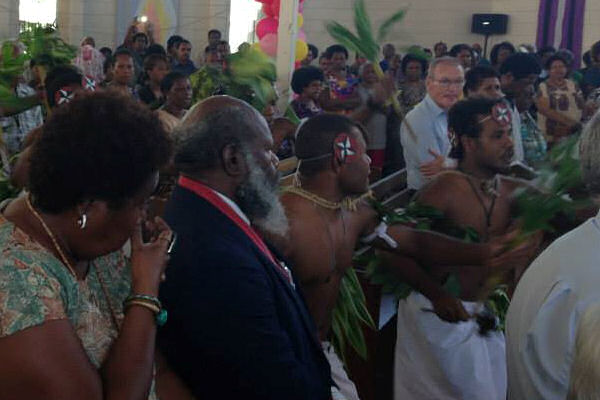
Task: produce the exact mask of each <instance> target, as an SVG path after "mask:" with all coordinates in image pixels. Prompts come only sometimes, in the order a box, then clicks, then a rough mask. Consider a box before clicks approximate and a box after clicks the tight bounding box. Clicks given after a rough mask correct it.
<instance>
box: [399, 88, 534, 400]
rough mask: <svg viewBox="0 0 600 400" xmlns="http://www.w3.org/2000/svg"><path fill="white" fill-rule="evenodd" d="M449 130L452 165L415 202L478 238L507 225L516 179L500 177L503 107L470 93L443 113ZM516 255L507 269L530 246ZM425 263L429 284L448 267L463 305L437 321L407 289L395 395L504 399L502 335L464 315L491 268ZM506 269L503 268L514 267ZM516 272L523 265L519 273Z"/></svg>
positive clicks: (480, 294) (474, 307) (507, 125)
mask: <svg viewBox="0 0 600 400" xmlns="http://www.w3.org/2000/svg"><path fill="white" fill-rule="evenodd" d="M449 129H450V132H451V133H452V134H454V136H455V140H454V143H453V151H452V153H451V156H452V157H453V158H455V159H457V160H459V164H458V170H457V171H449V172H445V173H442V174H441V175H439V176H438V177H437V178H436V179H435V180H433V181H432V182H430V183H429V184H428V185H427V186H425V187H424V188H423V189H422V190H421V191H420V192H418V193H417V202H418V203H420V204H424V205H429V206H433V207H435V208H437V209H438V210H440V211H442V212H443V213H444V215H445V216H446V217H448V218H449V219H450V220H452V221H453V222H454V223H456V224H457V225H459V226H470V227H472V228H474V229H475V230H477V232H478V233H479V235H480V237H481V238H482V240H483V241H488V240H489V239H490V237H493V236H497V235H503V234H505V233H506V232H507V231H508V230H509V229H510V228H511V224H512V223H513V221H512V220H511V207H513V205H514V204H512V203H513V197H512V194H513V191H514V190H515V189H516V188H517V187H518V186H520V185H522V182H519V181H516V180H513V179H511V178H508V177H505V176H502V175H499V174H500V173H502V172H504V171H506V170H507V168H508V166H509V164H510V161H511V158H512V155H513V150H512V149H513V143H512V140H511V137H510V136H511V121H510V113H509V110H508V108H507V107H506V105H505V104H504V103H503V102H502V101H501V100H490V99H483V98H477V99H469V100H465V101H461V102H459V103H457V104H456V105H455V106H454V107H453V108H451V109H450V112H449ZM537 244H538V241H537V240H535V239H534V240H532V244H531V245H530V246H529V251H528V252H526V253H522V255H523V257H521V258H520V259H515V262H514V264H513V265H512V266H513V267H514V270H516V269H519V267H523V266H526V265H527V261H529V260H530V259H531V257H532V256H533V253H534V252H535V250H536V248H537ZM457 265H460V266H459V267H448V266H436V265H431V264H429V266H430V276H431V277H432V282H430V284H435V283H437V284H438V285H441V284H442V283H443V282H444V280H445V279H446V278H447V277H448V274H449V273H454V274H456V275H457V277H458V279H459V281H460V287H461V295H460V300H462V303H455V304H456V305H457V307H458V308H457V309H456V310H455V311H454V312H453V313H451V314H452V316H450V317H447V318H444V319H446V320H453V319H454V320H455V321H454V322H455V323H451V322H447V321H443V320H442V319H440V318H439V317H438V315H435V314H434V313H430V312H427V310H430V309H431V308H432V304H431V302H430V300H428V299H427V298H426V296H424V295H423V294H421V293H417V292H413V293H412V294H411V295H410V296H409V297H408V298H407V299H406V300H402V301H400V303H399V306H398V331H397V341H396V361H395V382H394V386H395V388H394V392H395V393H394V396H395V399H396V400H400V399H409V398H410V399H416V400H419V399H456V400H459V399H470V400H476V399H482V400H483V399H486V400H504V399H506V361H505V348H504V335H503V334H502V333H500V332H497V331H494V332H491V333H488V335H487V336H483V335H480V334H479V333H478V325H477V323H476V322H475V321H474V320H473V318H469V317H470V316H472V315H473V314H475V313H478V312H480V311H481V308H482V305H481V303H480V302H478V300H479V299H482V298H485V297H486V296H485V293H484V292H485V288H484V287H485V285H486V283H487V282H489V281H488V279H489V277H490V273H489V272H490V271H489V270H487V269H485V268H481V266H468V265H469V264H457ZM514 270H513V271H509V272H514ZM519 272H522V271H519Z"/></svg>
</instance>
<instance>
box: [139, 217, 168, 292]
mask: <svg viewBox="0 0 600 400" xmlns="http://www.w3.org/2000/svg"><path fill="white" fill-rule="evenodd" d="M146 229H147V230H148V231H150V240H149V241H148V242H147V243H144V240H143V238H142V226H141V225H139V226H138V227H137V228H136V230H135V232H134V234H133V236H132V237H131V289H132V292H133V293H137V294H145V295H150V296H157V295H158V286H159V284H160V281H161V279H162V277H163V276H164V271H165V268H166V266H167V262H168V261H169V255H168V254H167V250H168V248H169V245H170V244H171V240H172V238H173V232H172V231H171V229H170V228H169V226H168V225H167V223H166V222H165V221H164V220H163V219H162V218H160V217H155V218H154V221H153V222H150V221H148V222H146Z"/></svg>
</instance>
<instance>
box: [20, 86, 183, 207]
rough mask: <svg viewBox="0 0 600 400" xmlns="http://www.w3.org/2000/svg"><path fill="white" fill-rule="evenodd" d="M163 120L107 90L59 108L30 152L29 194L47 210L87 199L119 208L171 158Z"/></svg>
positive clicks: (128, 98) (72, 204)
mask: <svg viewBox="0 0 600 400" xmlns="http://www.w3.org/2000/svg"><path fill="white" fill-rule="evenodd" d="M170 153H171V142H170V140H169V139H168V136H167V134H166V133H165V131H164V130H163V127H162V124H161V123H160V121H159V120H158V117H157V116H156V115H155V114H154V113H152V112H151V111H150V109H148V108H146V107H144V106H142V105H139V104H138V103H137V102H136V101H135V100H133V99H132V98H130V97H129V96H125V95H123V94H120V93H116V92H114V91H102V92H100V91H99V92H94V93H89V94H82V95H80V96H77V97H76V98H75V99H74V100H73V101H72V102H70V103H69V104H67V105H65V106H64V107H59V108H57V109H56V110H55V111H54V113H53V114H52V116H51V117H50V118H49V119H48V121H47V122H46V124H45V125H44V126H43V131H42V133H41V135H40V137H39V138H38V140H37V141H36V142H35V144H34V145H33V148H32V154H31V167H30V171H29V190H30V191H31V194H32V196H33V200H34V203H35V205H36V206H37V207H39V208H40V209H41V210H42V211H43V212H46V213H50V214H58V213H61V212H64V211H67V210H69V209H72V208H73V207H75V206H76V205H77V204H79V203H81V202H83V201H86V200H103V201H106V202H107V203H108V205H109V207H111V208H112V209H119V208H120V207H122V206H123V205H124V204H125V202H126V201H127V200H128V199H131V198H132V197H133V196H135V195H136V194H137V193H138V192H139V190H140V189H141V188H142V186H143V185H144V183H145V182H146V181H147V179H148V178H149V177H150V176H151V175H152V173H154V172H156V171H158V170H159V169H160V168H161V167H162V166H163V165H165V164H166V163H167V161H168V160H169V157H170Z"/></svg>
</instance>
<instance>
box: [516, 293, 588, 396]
mask: <svg viewBox="0 0 600 400" xmlns="http://www.w3.org/2000/svg"><path fill="white" fill-rule="evenodd" d="M576 308H577V298H576V295H575V294H574V293H573V291H572V290H571V289H570V288H569V287H568V286H567V285H566V284H565V283H563V282H558V283H557V284H556V285H555V286H554V287H553V288H552V289H551V291H550V292H549V293H548V295H547V296H546V299H545V301H544V303H543V304H542V305H541V308H540V309H539V311H538V312H537V313H536V316H535V318H534V319H533V320H532V321H531V325H530V326H529V329H528V330H527V332H524V331H523V330H522V331H521V335H523V334H525V336H521V337H520V338H519V344H518V346H519V349H518V352H519V358H520V360H519V361H520V364H521V366H522V368H523V369H522V371H520V372H521V373H522V374H523V375H524V376H522V378H523V380H522V381H521V382H519V385H518V386H519V387H520V389H521V390H520V392H521V393H520V395H521V396H523V395H525V396H533V397H527V398H537V399H544V400H564V399H565V398H566V396H567V391H568V388H569V373H570V369H571V362H572V360H573V353H574V347H575V337H576V330H577V321H578V319H579V315H578V312H577V311H576ZM509 368H510V367H509ZM511 386H512V384H511ZM514 394H515V393H510V394H509V399H517V398H519V397H518V396H514Z"/></svg>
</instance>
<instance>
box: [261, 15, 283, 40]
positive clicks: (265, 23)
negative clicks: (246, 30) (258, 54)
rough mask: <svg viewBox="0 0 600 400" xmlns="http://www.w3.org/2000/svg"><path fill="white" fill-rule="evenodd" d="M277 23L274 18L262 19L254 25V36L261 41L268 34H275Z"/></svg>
mask: <svg viewBox="0 0 600 400" xmlns="http://www.w3.org/2000/svg"><path fill="white" fill-rule="evenodd" d="M278 26H279V22H278V21H277V20H276V19H275V18H263V19H261V20H260V21H258V24H256V36H258V38H259V39H262V38H263V37H264V36H265V35H268V34H269V33H277V27H278Z"/></svg>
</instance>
